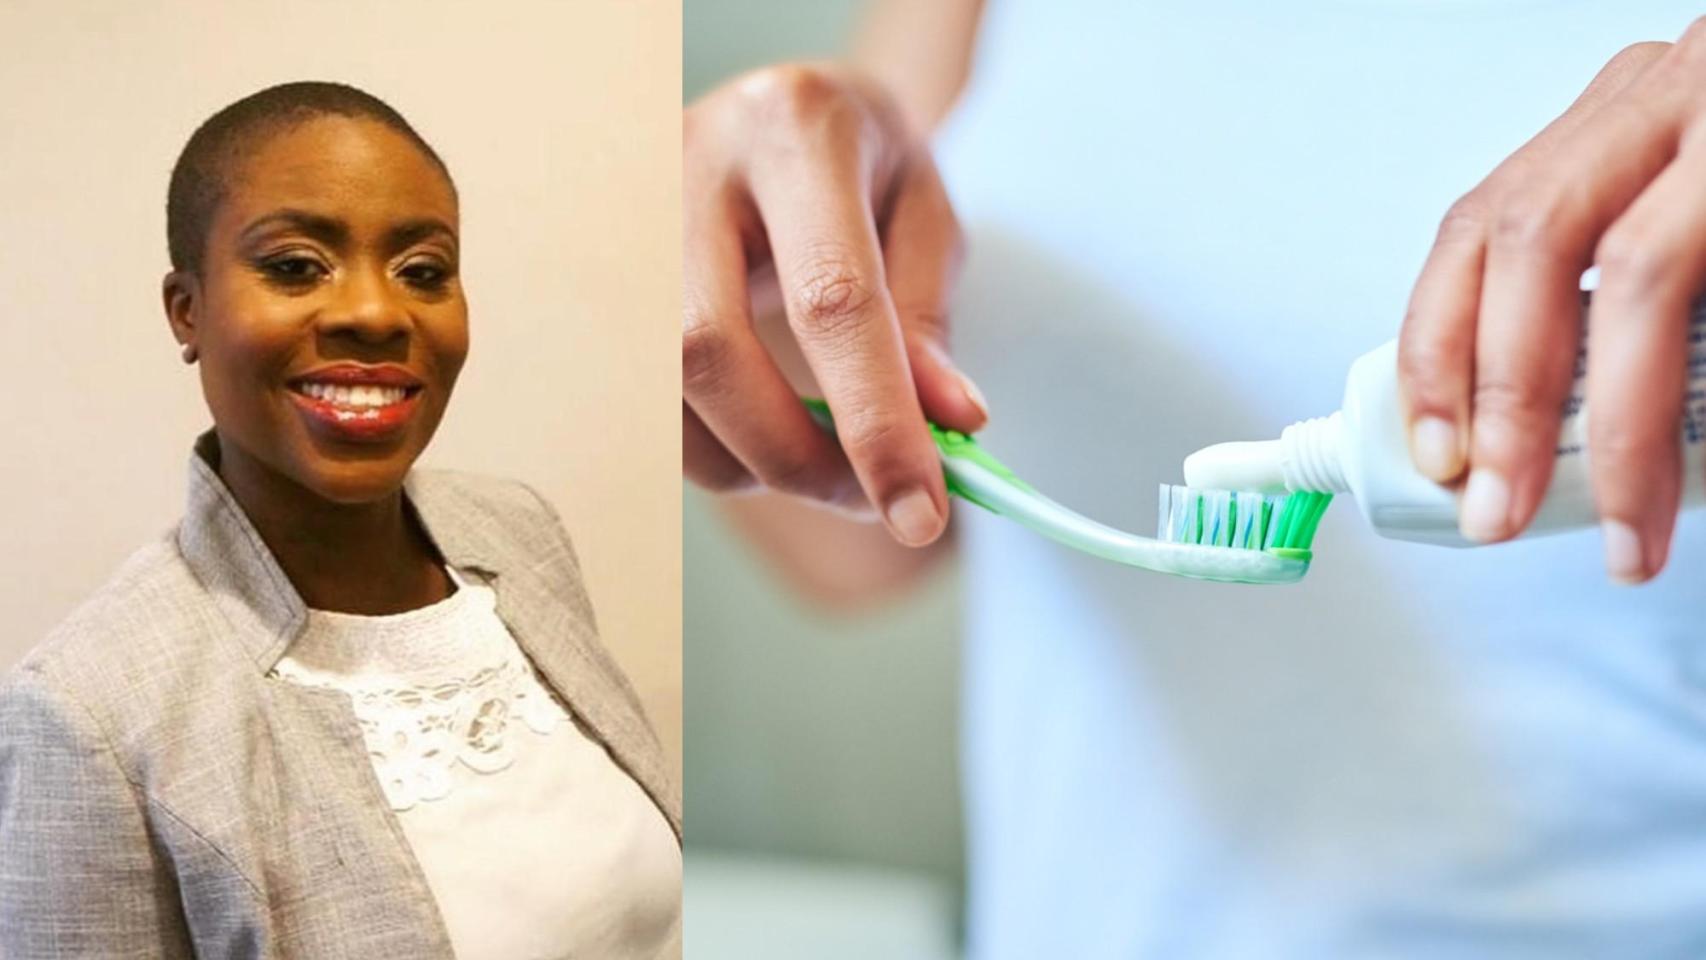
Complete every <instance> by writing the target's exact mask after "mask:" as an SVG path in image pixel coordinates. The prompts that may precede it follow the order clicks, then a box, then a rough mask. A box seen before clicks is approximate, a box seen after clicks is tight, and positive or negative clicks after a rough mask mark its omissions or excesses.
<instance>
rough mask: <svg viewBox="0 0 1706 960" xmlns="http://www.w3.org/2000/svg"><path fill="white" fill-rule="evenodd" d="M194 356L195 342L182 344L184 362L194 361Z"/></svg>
mask: <svg viewBox="0 0 1706 960" xmlns="http://www.w3.org/2000/svg"><path fill="white" fill-rule="evenodd" d="M195 358H196V350H195V344H193V343H186V344H184V362H185V363H194V362H195Z"/></svg>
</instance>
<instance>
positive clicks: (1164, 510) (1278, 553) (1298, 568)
mask: <svg viewBox="0 0 1706 960" xmlns="http://www.w3.org/2000/svg"><path fill="white" fill-rule="evenodd" d="M802 399H803V401H804V403H805V405H806V407H807V409H808V410H810V411H811V414H812V417H813V418H814V419H816V420H817V421H818V423H820V424H822V425H823V426H824V427H825V428H826V429H829V430H832V431H833V430H834V429H835V424H834V421H833V420H832V419H831V417H830V412H829V405H828V404H827V403H825V402H824V401H823V400H821V399H818V398H815V397H806V398H802ZM929 427H930V435H931V437H933V438H934V439H935V441H936V449H937V450H938V451H939V452H940V454H941V458H942V473H943V475H944V477H945V478H946V480H947V485H948V492H949V493H951V494H953V495H955V496H957V497H960V498H961V499H963V500H967V501H970V502H971V503H975V504H977V505H978V506H980V507H982V508H984V509H985V510H988V511H989V512H991V513H994V514H998V515H1000V516H1003V517H1006V518H1007V519H1009V520H1012V521H1014V522H1016V523H1019V524H1022V525H1024V526H1026V527H1029V528H1030V529H1032V530H1034V531H1035V532H1037V533H1040V534H1042V535H1043V536H1045V537H1048V538H1049V539H1051V540H1055V541H1057V542H1059V543H1062V544H1065V545H1066V546H1068V547H1071V548H1072V549H1074V550H1079V551H1082V552H1084V553H1088V554H1091V555H1092V556H1097V557H1101V558H1102V559H1104V560H1112V561H1114V562H1116V563H1123V564H1127V565H1129V566H1133V567H1140V568H1142V569H1144V570H1151V571H1154V572H1156V573H1167V574H1172V575H1174V576H1180V577H1192V578H1195V579H1199V580H1218V581H1223V582H1228V583H1292V582H1295V581H1297V580H1301V579H1302V578H1303V575H1304V574H1305V573H1307V572H1308V571H1309V561H1310V559H1311V557H1312V554H1311V552H1310V549H1309V545H1310V543H1311V542H1312V541H1313V540H1314V538H1315V531H1316V528H1317V527H1318V526H1319V525H1320V523H1321V515H1322V514H1323V513H1325V512H1326V510H1327V505H1328V504H1329V503H1330V502H1331V501H1332V499H1333V495H1332V494H1330V493H1313V492H1299V493H1291V494H1265V493H1253V492H1237V491H1228V490H1197V489H1194V488H1190V487H1182V486H1173V485H1168V484H1164V485H1162V487H1161V499H1160V510H1159V522H1158V527H1159V534H1160V539H1156V538H1153V537H1144V536H1139V535H1138V534H1135V533H1128V532H1126V531H1124V530H1119V529H1116V528H1114V527H1110V526H1108V525H1106V524H1103V523H1098V522H1096V521H1095V520H1091V519H1090V518H1089V517H1086V516H1084V515H1082V514H1080V513H1076V512H1074V511H1073V510H1070V509H1068V508H1066V507H1064V506H1062V505H1060V504H1058V503H1056V502H1055V501H1053V500H1050V499H1049V498H1048V497H1045V496H1043V495H1042V494H1041V493H1040V492H1038V491H1037V489H1036V488H1035V487H1032V486H1031V485H1030V484H1028V483H1026V482H1025V481H1023V480H1021V479H1019V477H1018V476H1016V475H1015V474H1014V473H1013V471H1011V470H1009V469H1007V467H1006V466H1005V465H1003V464H1002V463H1001V461H999V460H997V459H995V457H993V456H991V455H990V454H989V452H988V451H986V450H984V449H983V448H982V447H981V446H979V445H978V443H977V441H976V440H975V439H973V438H972V437H970V436H967V435H966V434H963V433H960V432H959V431H957V430H948V429H945V428H943V427H941V426H938V425H937V424H934V423H931V424H929Z"/></svg>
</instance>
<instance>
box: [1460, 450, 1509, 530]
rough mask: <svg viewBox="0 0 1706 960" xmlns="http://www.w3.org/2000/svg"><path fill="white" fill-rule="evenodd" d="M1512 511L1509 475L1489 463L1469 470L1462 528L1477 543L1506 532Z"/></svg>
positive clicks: (1461, 517)
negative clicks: (1489, 468) (1489, 466)
mask: <svg viewBox="0 0 1706 960" xmlns="http://www.w3.org/2000/svg"><path fill="white" fill-rule="evenodd" d="M1510 512H1511V488H1510V484H1508V483H1505V478H1504V477H1501V476H1499V475H1498V474H1497V473H1494V472H1493V471H1491V470H1488V469H1486V468H1485V467H1481V468H1478V469H1475V470H1471V471H1469V483H1468V485H1467V486H1465V487H1464V489H1463V510H1462V513H1460V514H1459V515H1458V521H1457V528H1458V530H1460V531H1461V532H1462V533H1463V535H1464V536H1465V537H1467V538H1469V539H1470V540H1473V541H1475V542H1476V543H1491V542H1492V541H1494V540H1497V539H1499V538H1501V537H1503V536H1504V535H1505V525H1506V523H1508V522H1509V518H1510Z"/></svg>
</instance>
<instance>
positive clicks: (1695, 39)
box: [1676, 16, 1706, 48]
mask: <svg viewBox="0 0 1706 960" xmlns="http://www.w3.org/2000/svg"><path fill="white" fill-rule="evenodd" d="M1703 43H1706V16H1701V17H1695V18H1694V19H1693V20H1692V21H1690V22H1689V24H1688V27H1687V28H1686V29H1684V30H1683V31H1682V38H1681V39H1680V40H1678V41H1677V44H1676V45H1677V46H1679V47H1686V48H1693V47H1698V46H1700V45H1701V44H1703Z"/></svg>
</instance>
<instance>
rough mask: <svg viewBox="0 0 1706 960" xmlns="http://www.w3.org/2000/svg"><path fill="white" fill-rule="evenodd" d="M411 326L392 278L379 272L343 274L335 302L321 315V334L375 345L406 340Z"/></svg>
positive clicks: (335, 290)
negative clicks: (404, 338)
mask: <svg viewBox="0 0 1706 960" xmlns="http://www.w3.org/2000/svg"><path fill="white" fill-rule="evenodd" d="M412 322H413V321H412V320H411V319H410V316H409V312H408V309H407V308H406V307H405V305H404V303H403V299H402V297H401V296H400V295H399V291H398V290H397V289H396V288H395V286H394V285H393V284H392V282H391V277H390V276H389V274H387V273H386V272H385V271H384V270H382V269H377V268H361V269H349V270H346V271H344V272H343V274H342V276H340V277H339V278H338V280H337V281H336V283H335V284H334V287H333V299H332V302H331V303H329V304H327V305H326V309H325V310H323V311H321V313H320V327H321V331H322V332H324V333H328V334H332V333H342V334H346V335H349V336H354V337H356V338H358V339H361V340H363V341H367V342H373V343H383V342H386V341H388V340H391V339H393V338H396V337H400V336H406V335H407V334H408V332H409V329H410V327H411V325H412Z"/></svg>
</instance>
